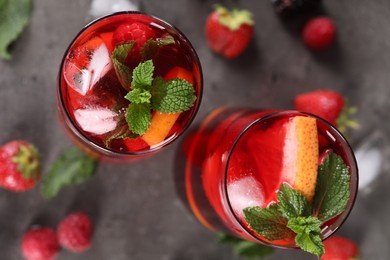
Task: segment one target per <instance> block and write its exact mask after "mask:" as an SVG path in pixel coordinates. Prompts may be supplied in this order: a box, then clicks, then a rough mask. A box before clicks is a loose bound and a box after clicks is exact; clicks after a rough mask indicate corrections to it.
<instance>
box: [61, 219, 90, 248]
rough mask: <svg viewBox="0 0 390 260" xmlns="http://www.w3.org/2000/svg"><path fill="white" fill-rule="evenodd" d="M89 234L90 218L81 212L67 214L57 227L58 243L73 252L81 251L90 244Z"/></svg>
mask: <svg viewBox="0 0 390 260" xmlns="http://www.w3.org/2000/svg"><path fill="white" fill-rule="evenodd" d="M91 235H92V223H91V220H90V218H89V217H88V216H87V215H86V214H84V213H82V212H74V213H71V214H69V215H68V216H66V217H65V218H64V219H63V220H62V221H61V222H60V224H59V225H58V228H57V236H58V241H59V242H60V245H61V246H62V247H64V248H66V249H68V250H70V251H72V252H75V253H78V252H83V251H85V250H87V249H88V248H89V247H90V246H91Z"/></svg>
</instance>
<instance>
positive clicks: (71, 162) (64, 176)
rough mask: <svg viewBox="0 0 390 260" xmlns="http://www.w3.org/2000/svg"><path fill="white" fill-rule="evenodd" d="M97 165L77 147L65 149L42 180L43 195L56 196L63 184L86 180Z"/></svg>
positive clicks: (78, 182)
mask: <svg viewBox="0 0 390 260" xmlns="http://www.w3.org/2000/svg"><path fill="white" fill-rule="evenodd" d="M96 166H97V162H96V161H95V160H94V159H92V158H90V157H89V156H88V155H86V154H85V153H84V152H82V151H81V150H79V149H78V148H77V147H72V148H70V149H68V150H66V151H64V152H63V153H62V154H61V155H60V156H59V157H58V159H57V160H56V161H55V162H54V163H53V165H52V166H51V168H50V169H49V172H48V174H47V176H46V177H45V178H44V179H43V181H42V185H41V194H42V196H43V197H44V198H46V199H50V198H53V197H55V196H56V195H57V194H58V192H59V191H60V190H61V188H62V187H63V186H68V185H72V184H80V183H82V182H85V181H86V180H88V179H89V178H91V177H92V176H93V175H94V173H95V170H96Z"/></svg>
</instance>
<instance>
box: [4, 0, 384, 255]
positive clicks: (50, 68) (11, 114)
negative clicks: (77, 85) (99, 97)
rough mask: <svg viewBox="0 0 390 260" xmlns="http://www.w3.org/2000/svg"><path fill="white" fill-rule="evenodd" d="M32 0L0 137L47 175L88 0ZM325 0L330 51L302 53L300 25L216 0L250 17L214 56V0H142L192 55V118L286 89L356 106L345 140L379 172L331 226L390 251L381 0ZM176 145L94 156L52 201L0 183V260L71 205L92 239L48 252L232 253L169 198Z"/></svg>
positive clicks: (64, 143)
mask: <svg viewBox="0 0 390 260" xmlns="http://www.w3.org/2000/svg"><path fill="white" fill-rule="evenodd" d="M33 2H34V9H33V13H32V20H31V23H30V24H29V26H28V27H27V29H26V30H25V31H24V33H23V34H22V36H21V38H19V40H18V41H17V42H16V43H15V44H14V45H13V46H12V54H13V58H12V60H11V61H0V122H1V123H0V143H5V142H7V141H9V140H11V139H17V138H21V139H26V140H29V141H31V142H32V143H34V144H36V146H37V147H38V148H39V150H40V151H41V153H42V158H43V162H44V165H43V168H44V171H45V172H46V171H47V170H48V168H49V166H50V164H51V163H52V162H53V161H54V160H55V158H56V157H57V156H58V155H59V154H60V153H61V152H62V151H63V150H65V149H66V148H68V147H70V146H72V144H71V142H70V141H69V139H68V137H67V136H66V135H65V133H64V131H63V129H62V128H61V126H60V125H59V123H58V119H57V113H56V109H57V108H56V87H57V86H56V77H57V72H58V67H59V64H60V61H61V58H62V55H63V53H64V51H65V49H66V47H67V45H68V44H69V42H70V41H71V40H72V39H73V37H74V36H75V34H77V33H78V31H79V30H80V29H81V28H82V27H83V26H84V25H85V24H86V23H87V22H89V21H91V19H92V17H91V15H90V14H89V9H90V1H82V0H72V1H63V0H51V1H46V0H35V1H33ZM323 2H324V11H325V12H326V13H327V14H328V15H329V16H331V17H332V18H333V19H334V21H335V23H336V25H337V28H338V38H337V42H336V43H335V44H334V46H332V48H330V49H327V50H325V51H321V52H312V51H310V50H308V49H307V48H306V47H305V46H304V44H303V43H302V40H301V38H300V35H299V28H300V23H299V22H300V21H298V20H294V21H290V22H284V21H282V20H281V19H280V18H279V17H278V16H277V15H275V13H274V11H273V8H272V5H271V3H270V1H267V0H241V1H222V0H221V2H220V3H225V4H227V5H228V6H233V5H234V6H238V7H244V8H247V9H249V10H251V11H252V12H253V14H254V20H255V22H256V29H255V36H254V39H253V41H252V43H251V45H250V46H249V48H248V50H247V51H246V52H245V53H244V54H243V55H242V56H241V57H239V58H238V59H236V60H226V59H224V58H222V57H219V56H217V55H215V54H213V53H212V52H211V51H210V50H209V49H208V47H207V46H206V42H205V38H204V22H205V20H206V17H207V15H208V14H209V12H210V11H211V10H212V5H213V4H214V3H216V1H207V0H170V1H169V0H158V1H146V0H145V1H143V2H142V8H143V9H142V10H143V11H145V12H148V13H150V14H153V15H155V16H158V17H160V18H162V19H164V20H166V21H167V22H169V23H172V24H174V25H175V26H177V27H178V28H179V29H180V30H181V31H183V32H184V33H185V34H186V35H187V37H188V38H189V39H190V41H191V42H192V43H193V46H194V48H195V49H196V51H197V52H198V55H199V58H200V60H201V63H202V67H203V73H204V95H203V100H202V105H201V108H200V110H199V113H198V115H197V117H196V118H195V122H194V124H197V123H199V122H200V121H201V120H202V119H203V118H204V117H205V116H206V114H207V113H209V112H210V111H212V110H213V109H215V108H217V107H219V106H221V105H226V104H231V105H241V106H254V107H263V108H283V109H288V108H291V107H292V100H293V97H294V96H295V95H296V94H298V93H301V92H305V91H309V90H314V89H318V88H331V89H335V90H338V91H340V92H341V93H343V94H344V95H345V96H346V98H347V99H348V102H349V103H350V104H353V105H356V106H358V107H359V112H358V114H357V116H356V119H358V121H359V122H360V125H361V126H360V128H359V129H358V130H354V131H352V132H351V134H350V136H349V140H350V142H351V144H352V146H353V147H354V148H355V149H357V150H358V149H360V148H361V147H363V148H364V147H369V148H370V149H371V150H369V151H374V153H371V154H368V155H367V154H364V150H363V156H361V158H362V160H361V161H359V165H360V166H361V176H362V178H363V176H364V178H365V180H367V179H369V178H370V177H372V176H373V175H374V174H377V173H379V174H378V175H377V177H376V178H375V179H374V180H373V181H372V182H370V183H369V185H364V186H362V187H361V190H360V194H359V196H358V198H357V202H356V204H355V208H354V210H353V211H352V214H351V216H350V218H349V219H348V220H347V222H346V223H345V224H344V225H343V226H342V228H341V229H340V230H339V232H338V234H342V235H344V236H347V237H349V238H351V239H353V240H355V241H356V242H357V243H358V244H359V246H360V248H361V257H362V259H376V260H381V259H383V260H385V259H388V257H389V256H390V247H389V246H388V241H390V225H388V216H389V215H390V205H389V200H388V199H389V195H390V191H389V188H388V187H389V185H390V176H389V174H388V171H389V169H390V167H389V162H388V161H389V160H388V158H389V153H390V151H389V147H388V144H389V140H388V136H389V134H390V124H389V119H390V113H389V109H390V102H389V97H390V88H389V85H390V78H389V76H388V68H389V67H390V66H389V65H390V26H388V25H389V22H388V21H389V20H388V19H389V17H390V2H389V1H388V0H376V1H366V0H354V1H351V0H324V1H323ZM179 145H180V141H178V142H176V143H174V144H173V145H171V146H169V147H168V148H167V149H166V150H164V151H163V152H162V153H159V154H157V155H155V156H153V157H152V158H150V159H146V160H143V161H139V162H137V163H134V164H131V165H112V164H106V163H102V164H101V165H100V167H99V169H98V172H97V175H96V176H94V178H93V179H92V180H90V181H88V182H87V183H85V184H82V185H79V186H73V187H68V188H66V189H63V190H62V191H61V193H60V194H59V196H57V197H56V198H55V199H52V200H50V201H46V200H44V199H43V198H42V197H41V195H40V193H39V189H38V188H35V189H33V190H31V191H28V192H26V193H22V194H16V193H11V192H8V191H5V190H0V259H5V260H14V259H22V257H21V253H20V249H19V248H20V239H21V237H22V234H23V232H24V230H25V229H26V228H28V227H29V226H30V225H32V224H41V225H47V226H51V227H55V226H56V225H57V223H58V222H59V221H60V219H61V218H62V217H63V216H65V215H66V214H67V213H69V212H71V211H74V210H82V211H85V212H86V213H88V214H90V215H91V217H92V218H93V221H94V225H95V230H94V236H93V244H92V247H91V249H90V250H89V251H87V252H85V253H82V254H71V253H69V252H66V251H62V252H61V253H60V255H59V257H58V259H64V260H65V259H104V260H105V259H113V260H122V259H123V260H124V259H140V260H142V259H148V260H150V259H161V260H184V259H185V260H190V259H203V260H209V259H226V260H228V259H232V260H233V259H239V258H238V257H237V256H235V255H234V253H233V251H232V250H231V248H229V247H228V246H222V245H219V244H217V242H216V237H215V235H214V234H212V233H210V232H209V231H208V230H207V229H206V228H204V227H203V226H201V224H199V223H198V222H197V220H196V219H195V218H194V217H193V216H192V215H191V214H190V213H189V212H188V211H187V209H186V208H185V206H184V205H183V203H182V202H181V200H180V199H179V197H178V196H177V193H176V189H175V181H174V169H175V153H176V151H177V149H178V148H179ZM365 145H366V146H365ZM373 154H374V155H375V156H374V157H370V156H369V155H373ZM375 158H376V159H375ZM376 160H377V161H376ZM367 162H369V163H370V162H371V164H367ZM375 162H378V163H377V164H373V163H375ZM375 167H377V170H375ZM363 169H364V170H363ZM365 182H369V181H365ZM269 259H315V257H313V256H311V255H309V254H306V253H303V252H300V251H298V250H276V253H275V254H274V255H273V256H272V257H270V258H269Z"/></svg>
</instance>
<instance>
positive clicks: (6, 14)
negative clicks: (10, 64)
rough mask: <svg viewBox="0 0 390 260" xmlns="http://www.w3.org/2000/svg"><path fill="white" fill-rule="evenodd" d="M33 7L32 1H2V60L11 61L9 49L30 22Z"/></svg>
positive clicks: (0, 33) (0, 21) (0, 28)
mask: <svg viewBox="0 0 390 260" xmlns="http://www.w3.org/2000/svg"><path fill="white" fill-rule="evenodd" d="M31 7H32V1H31V0H1V1H0V58H2V59H5V60H9V59H11V54H10V53H9V51H8V47H9V45H10V44H11V43H12V42H14V41H15V40H16V39H17V38H18V37H19V35H20V34H21V33H22V31H23V30H24V28H25V27H26V26H27V24H28V22H29V21H30V18H31V9H32V8H31Z"/></svg>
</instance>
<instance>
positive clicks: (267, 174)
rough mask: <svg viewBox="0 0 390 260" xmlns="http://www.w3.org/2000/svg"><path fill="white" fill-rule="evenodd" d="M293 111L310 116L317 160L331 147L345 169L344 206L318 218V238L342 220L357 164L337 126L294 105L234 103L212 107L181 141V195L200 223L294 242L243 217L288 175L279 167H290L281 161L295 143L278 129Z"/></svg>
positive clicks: (271, 196) (286, 244)
mask: <svg viewBox="0 0 390 260" xmlns="http://www.w3.org/2000/svg"><path fill="white" fill-rule="evenodd" d="M298 116H299V117H309V118H314V119H315V122H316V127H317V133H318V154H319V156H318V158H319V160H322V159H323V158H325V157H326V155H328V154H329V152H330V151H332V152H334V153H336V154H338V155H339V156H340V157H341V158H342V159H343V161H344V162H345V164H346V166H347V167H348V169H349V175H350V185H349V186H350V187H349V191H350V196H349V199H348V202H347V204H346V208H345V209H344V210H343V211H342V212H341V213H340V214H339V215H337V216H335V217H333V218H332V219H330V220H329V221H326V223H323V224H322V226H321V238H322V239H326V238H327V237H329V236H330V235H332V234H333V233H334V232H335V231H336V230H337V229H338V228H339V227H340V226H341V224H342V223H343V222H344V221H345V220H346V218H347V216H348V215H349V213H350V211H351V209H352V207H353V204H354V201H355V198H356V193H357V187H358V169H357V165H356V161H355V157H354V154H353V152H352V150H351V148H350V146H349V144H348V143H347V141H346V140H345V138H344V137H343V136H342V135H341V134H340V133H339V132H338V131H337V129H336V128H334V127H333V126H332V125H330V124H329V123H328V122H326V121H324V120H322V119H320V118H318V117H315V116H313V115H310V114H306V113H301V112H297V111H276V110H256V109H247V108H234V107H222V108H220V109H217V110H215V111H214V112H212V113H211V114H210V115H209V116H208V117H207V118H206V119H205V120H204V122H203V123H202V124H201V126H200V127H199V128H198V129H197V130H196V131H195V132H194V134H193V135H191V136H189V138H188V139H187V140H186V142H185V144H186V149H185V150H186V156H187V160H186V163H185V167H184V168H185V184H184V185H185V192H186V199H187V202H188V205H189V206H190V208H191V210H192V212H193V213H194V215H195V216H196V217H197V219H198V220H199V221H200V222H201V223H202V224H203V225H204V226H206V227H207V228H209V229H210V230H212V231H215V232H223V233H230V234H232V235H235V236H238V237H241V238H244V239H247V240H251V241H255V242H258V243H261V244H265V245H269V246H274V247H282V248H296V247H297V246H296V244H295V241H294V240H291V239H279V240H274V241H271V240H267V239H265V238H264V237H263V236H260V235H258V233H257V232H254V230H253V229H252V228H251V227H250V226H249V224H248V223H247V222H246V220H245V217H244V214H243V209H244V208H247V207H253V206H259V207H266V206H267V205H270V204H271V203H274V202H276V201H277V197H276V192H277V191H278V189H279V187H280V185H281V183H283V182H285V181H287V180H289V179H291V178H289V177H286V176H287V175H283V172H288V171H289V167H293V165H292V164H291V163H290V164H288V163H286V162H285V161H288V158H290V157H289V156H292V154H293V152H294V151H292V150H291V152H290V151H289V149H293V148H291V147H294V145H291V140H292V139H291V138H287V137H286V136H288V135H289V134H286V133H284V132H283V131H284V129H286V128H285V127H284V126H285V125H287V124H288V122H291V120H293V119H294V118H295V117H298ZM282 126H283V127H282ZM282 136H284V137H285V138H280V137H282ZM289 140H290V141H289ZM289 145H290V146H289ZM289 147H290V148H289ZM283 149H284V150H283ZM286 149H287V150H286ZM316 149H317V148H316ZM281 157H283V158H284V159H283V162H282V159H281ZM321 158H322V159H321ZM319 160H318V161H319ZM315 163H316V164H317V161H315ZM286 165H287V166H286ZM316 169H317V168H316ZM287 182H288V181H287Z"/></svg>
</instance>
